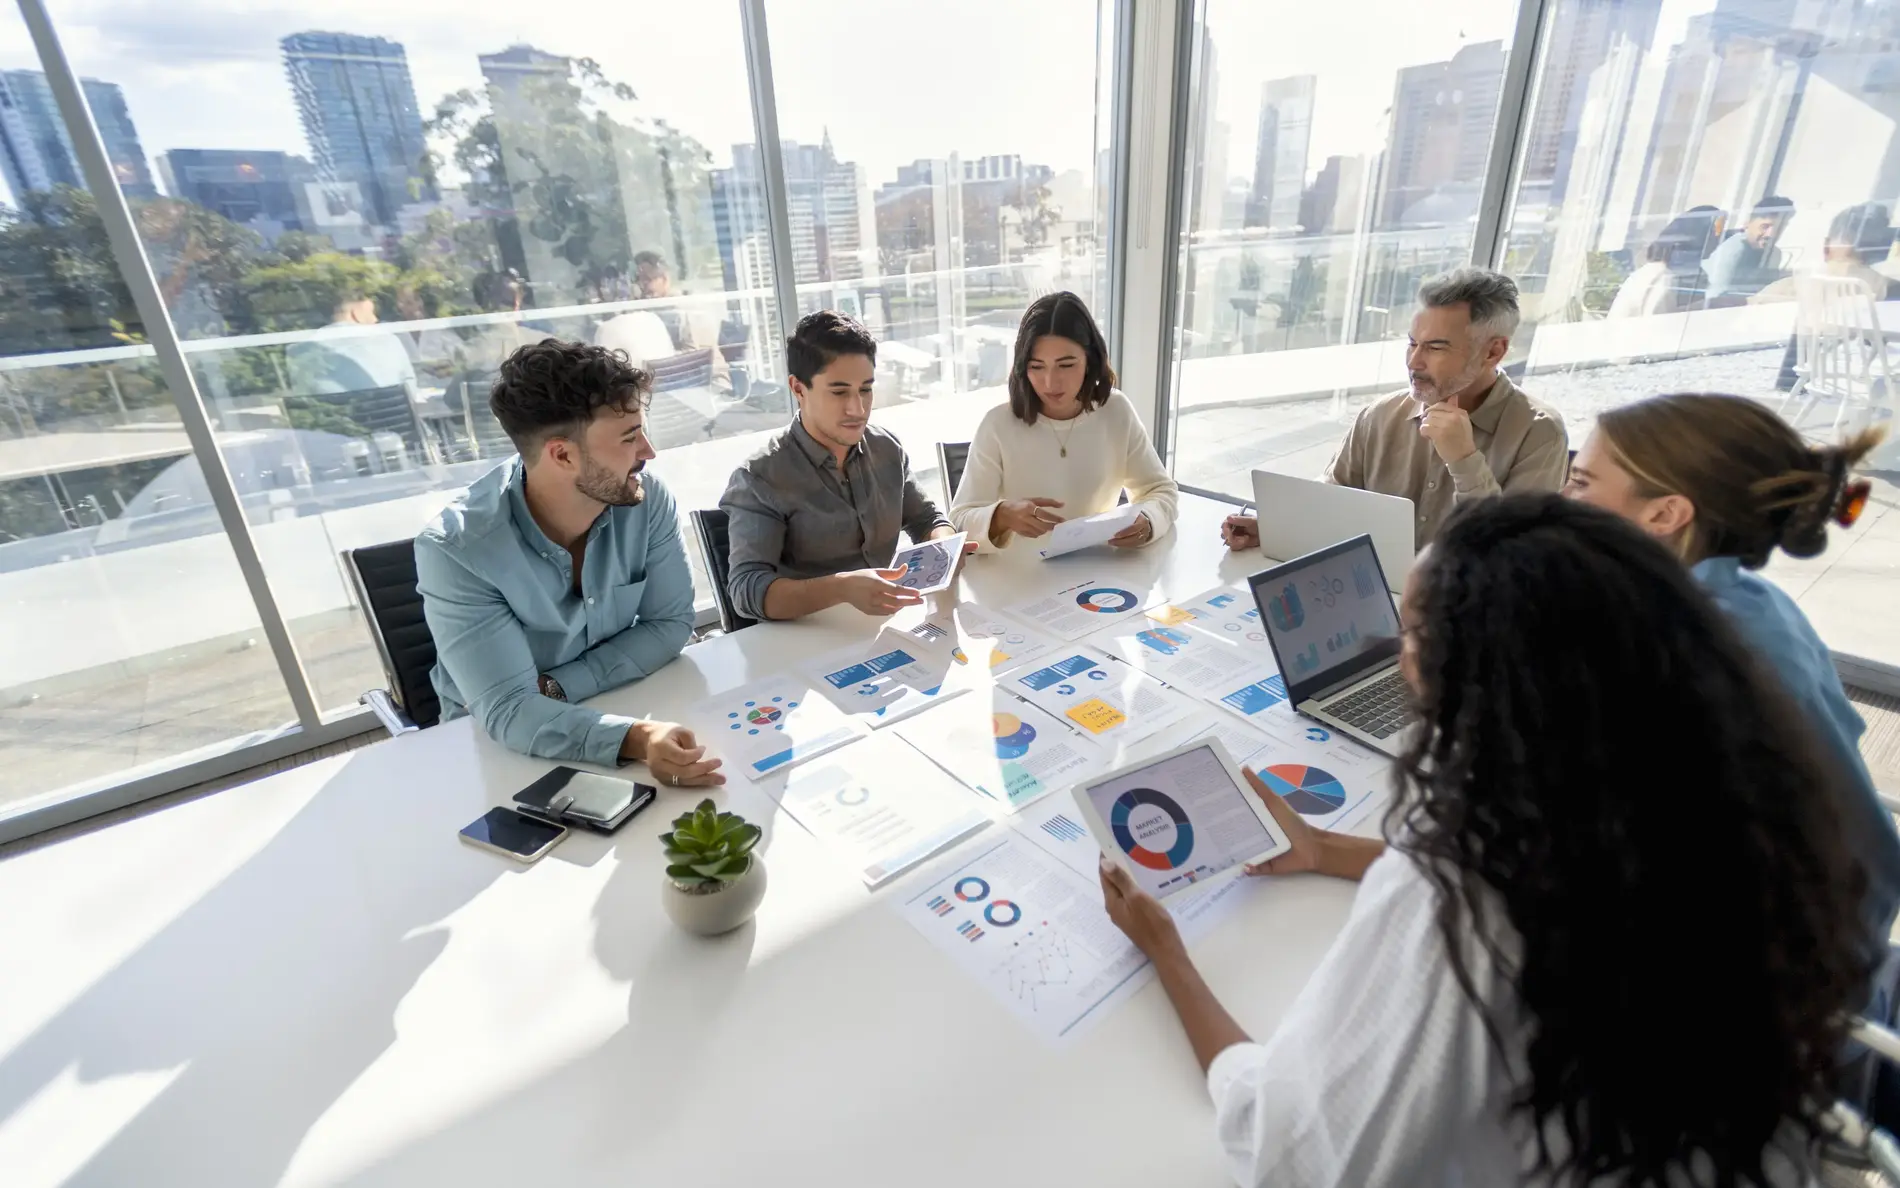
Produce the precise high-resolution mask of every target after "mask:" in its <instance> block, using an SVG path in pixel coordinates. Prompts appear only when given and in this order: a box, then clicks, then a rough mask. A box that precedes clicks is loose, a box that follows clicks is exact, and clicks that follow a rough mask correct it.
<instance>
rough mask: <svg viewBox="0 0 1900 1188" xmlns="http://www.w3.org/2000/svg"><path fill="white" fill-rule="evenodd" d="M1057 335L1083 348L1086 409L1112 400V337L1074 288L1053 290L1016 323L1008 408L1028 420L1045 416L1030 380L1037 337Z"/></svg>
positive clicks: (1081, 399)
mask: <svg viewBox="0 0 1900 1188" xmlns="http://www.w3.org/2000/svg"><path fill="white" fill-rule="evenodd" d="M1051 334H1053V335H1055V336H1056V337H1058V338H1066V339H1068V340H1069V341H1070V342H1073V343H1075V344H1077V345H1078V346H1080V347H1081V348H1082V353H1083V355H1084V356H1085V362H1084V366H1083V372H1082V391H1081V392H1080V393H1079V394H1078V396H1077V399H1078V400H1079V402H1080V403H1081V405H1082V411H1084V412H1088V411H1091V410H1093V409H1097V408H1100V407H1101V406H1102V405H1104V404H1107V403H1108V396H1109V393H1111V392H1113V391H1114V390H1115V369H1114V367H1112V366H1110V365H1109V362H1108V340H1107V339H1105V338H1103V337H1102V328H1101V327H1100V326H1097V325H1096V324H1095V315H1094V314H1091V313H1090V312H1089V307H1088V306H1086V305H1084V304H1082V299H1081V298H1080V297H1077V296H1076V295H1075V294H1074V293H1069V292H1062V293H1049V294H1046V295H1044V296H1042V297H1038V298H1036V299H1035V300H1034V301H1032V302H1030V304H1029V308H1028V309H1026V310H1024V311H1023V320H1022V321H1021V322H1019V323H1018V324H1017V326H1016V358H1015V361H1014V362H1013V363H1012V364H1011V365H1010V368H1009V410H1010V411H1011V412H1013V413H1015V414H1016V418H1017V419H1018V420H1020V421H1022V422H1023V423H1024V424H1027V425H1033V424H1035V423H1036V418H1037V417H1038V416H1041V415H1042V398H1041V397H1040V396H1037V395H1036V389H1035V387H1034V386H1033V385H1031V384H1030V382H1029V356H1030V353H1031V352H1033V351H1034V350H1035V349H1036V342H1037V340H1038V339H1041V338H1044V337H1047V336H1048V335H1051Z"/></svg>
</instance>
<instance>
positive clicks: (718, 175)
mask: <svg viewBox="0 0 1900 1188" xmlns="http://www.w3.org/2000/svg"><path fill="white" fill-rule="evenodd" d="M780 148H781V155H782V157H783V160H784V166H785V201H786V214H787V215H788V221H789V222H790V223H791V232H792V273H793V277H794V279H795V281H796V282H797V283H798V284H810V283H813V282H816V281H844V280H857V279H860V278H862V277H864V276H866V275H868V273H867V270H866V268H865V257H866V256H867V254H870V253H873V252H875V250H876V248H877V231H876V224H875V223H874V222H873V221H872V218H873V212H872V208H871V205H870V203H869V202H868V201H867V200H866V194H865V183H864V171H863V170H862V169H860V168H859V167H858V165H857V163H856V162H853V161H840V160H838V157H837V154H836V152H835V151H834V150H833V149H832V146H831V137H830V136H829V135H827V136H826V137H825V140H824V143H823V144H799V143H798V142H797V141H792V140H788V141H784V142H782V143H781V145H780ZM763 179H764V174H763V172H762V171H761V169H760V167H759V149H758V146H757V145H751V144H735V145H733V146H732V167H731V168H730V169H715V170H713V171H712V195H713V225H714V229H715V234H716V236H717V238H718V243H719V256H720V260H721V262H722V264H723V266H724V269H725V276H726V284H727V285H728V286H729V287H733V286H736V285H737V284H738V283H739V268H738V256H737V251H738V245H739V244H742V243H746V242H748V241H752V240H754V239H757V238H758V237H763V236H766V235H767V234H768V229H769V225H770V224H769V222H768V221H767V219H766V215H765V183H764V180H763ZM873 263H874V262H873Z"/></svg>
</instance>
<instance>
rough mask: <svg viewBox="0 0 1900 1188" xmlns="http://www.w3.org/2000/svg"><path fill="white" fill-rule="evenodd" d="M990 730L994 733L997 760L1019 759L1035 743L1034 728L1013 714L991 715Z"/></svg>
mask: <svg viewBox="0 0 1900 1188" xmlns="http://www.w3.org/2000/svg"><path fill="white" fill-rule="evenodd" d="M990 729H992V730H994V731H995V732H996V757H997V758H998V759H1021V758H1022V757H1023V756H1024V755H1027V754H1028V753H1029V744H1030V743H1033V742H1035V741H1036V728H1035V727H1034V726H1031V725H1030V724H1029V723H1027V722H1025V721H1023V720H1022V719H1021V718H1019V717H1017V716H1016V715H1015V714H991V715H990Z"/></svg>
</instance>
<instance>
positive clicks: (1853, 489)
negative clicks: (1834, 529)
mask: <svg viewBox="0 0 1900 1188" xmlns="http://www.w3.org/2000/svg"><path fill="white" fill-rule="evenodd" d="M1873 493H1874V485H1873V484H1872V483H1870V482H1868V481H1867V480H1866V479H1856V480H1854V481H1853V482H1851V483H1849V484H1847V487H1846V489H1844V490H1843V491H1842V492H1841V502H1840V507H1839V509H1838V510H1837V511H1835V513H1834V522H1835V523H1836V524H1839V525H1840V526H1841V527H1843V528H1852V527H1853V526H1854V521H1855V520H1858V519H1860V513H1862V512H1864V511H1866V510H1867V499H1868V497H1869V496H1871V495H1872V494H1873Z"/></svg>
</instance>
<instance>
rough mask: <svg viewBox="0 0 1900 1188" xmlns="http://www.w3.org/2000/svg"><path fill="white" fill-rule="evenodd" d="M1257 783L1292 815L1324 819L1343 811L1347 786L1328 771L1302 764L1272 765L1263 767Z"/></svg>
mask: <svg viewBox="0 0 1900 1188" xmlns="http://www.w3.org/2000/svg"><path fill="white" fill-rule="evenodd" d="M1259 775H1260V779H1261V780H1262V781H1263V782H1264V783H1265V784H1266V785H1267V787H1268V788H1271V789H1272V790H1273V791H1274V792H1275V793H1276V794H1277V795H1278V796H1279V797H1280V799H1281V800H1284V801H1286V802H1287V805H1288V806H1289V807H1291V808H1292V809H1293V810H1294V811H1295V812H1298V813H1301V814H1302V815H1304V816H1308V817H1323V816H1325V815H1326V814H1327V813H1336V812H1338V811H1339V810H1340V809H1342V808H1344V807H1346V786H1345V785H1344V784H1342V783H1340V782H1339V780H1338V779H1337V778H1336V777H1335V776H1334V775H1333V774H1332V773H1331V772H1329V771H1321V770H1320V769H1319V768H1317V767H1308V766H1307V765H1306V764H1304V763H1275V764H1273V765H1272V766H1270V767H1263V768H1261V769H1260V772H1259Z"/></svg>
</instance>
